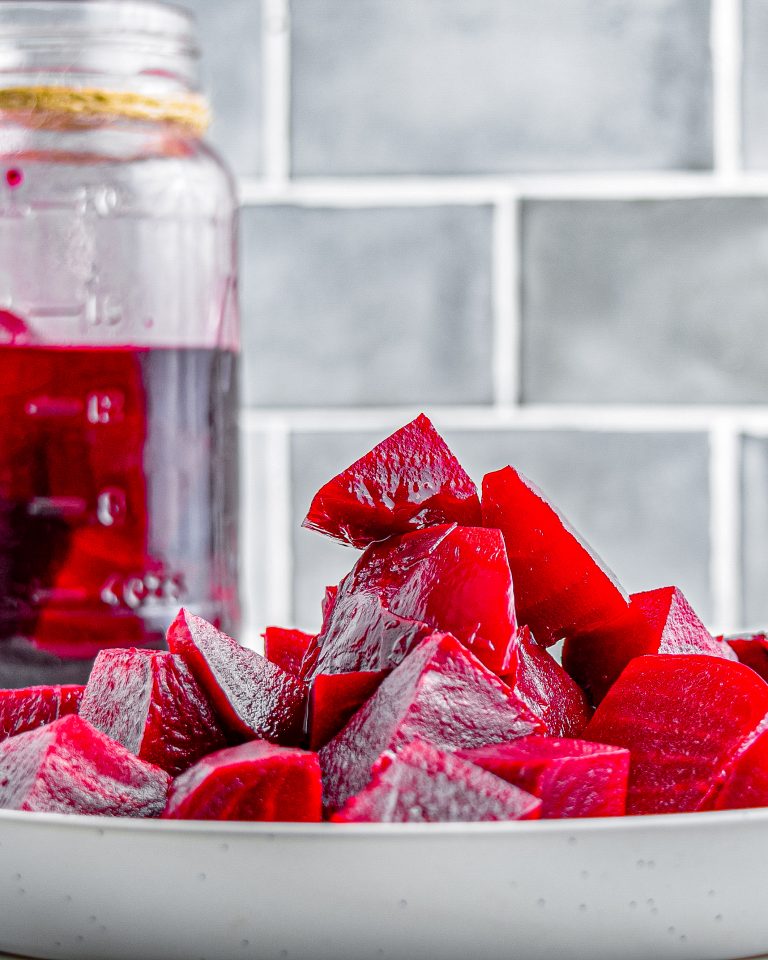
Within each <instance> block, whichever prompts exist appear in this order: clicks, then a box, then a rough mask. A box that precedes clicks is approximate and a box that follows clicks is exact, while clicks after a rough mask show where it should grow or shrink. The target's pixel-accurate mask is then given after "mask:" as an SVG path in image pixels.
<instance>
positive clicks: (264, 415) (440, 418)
mask: <svg viewBox="0 0 768 960" xmlns="http://www.w3.org/2000/svg"><path fill="white" fill-rule="evenodd" d="M420 412H421V408H420V407H415V406H406V407H375V408H356V409H347V408H327V407H322V408H321V407H319V408H316V409H306V408H301V409H295V410H290V409H285V408H280V409H274V410H257V409H245V410H241V413H240V416H241V422H242V423H243V425H244V427H245V428H251V429H261V430H263V429H267V428H268V427H269V425H270V424H271V423H272V422H273V421H274V419H275V417H277V418H279V419H280V421H281V422H283V423H284V424H285V425H286V427H287V428H288V429H290V430H291V431H296V432H307V433H326V432H330V433H333V432H339V433H342V432H354V431H368V430H377V431H382V430H384V431H386V430H390V429H394V428H395V427H397V426H399V425H401V424H404V423H406V422H407V421H408V420H411V419H413V418H414V417H415V416H416V415H417V414H418V413H420ZM426 412H427V413H428V414H429V416H430V417H431V419H432V420H433V421H434V423H435V425H436V427H437V428H438V429H445V430H462V429H467V430H506V429H519V430H551V429H562V430H595V431H621V432H649V433H659V432H661V433H669V432H675V433H680V432H683V433H684V432H707V431H710V430H713V429H714V428H715V427H716V426H717V425H718V424H720V423H723V422H728V423H729V424H731V426H732V429H733V430H735V431H741V432H745V433H751V434H754V435H756V436H768V406H750V407H716V406H630V405H626V406H621V405H606V406H601V405H590V406H572V405H562V406H560V405H551V406H550V405H530V406H520V407H508V408H503V407H491V406H488V407H439V406H427V407H426Z"/></svg>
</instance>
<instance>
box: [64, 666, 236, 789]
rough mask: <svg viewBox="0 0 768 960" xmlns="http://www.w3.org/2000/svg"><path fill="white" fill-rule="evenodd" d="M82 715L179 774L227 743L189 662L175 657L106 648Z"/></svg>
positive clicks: (150, 760) (87, 690) (95, 669)
mask: <svg viewBox="0 0 768 960" xmlns="http://www.w3.org/2000/svg"><path fill="white" fill-rule="evenodd" d="M80 716H81V717H82V718H83V719H84V720H87V721H88V722H89V723H90V724H92V725H93V726H94V727H96V729H97V730H101V732H102V733H105V734H106V735H107V736H108V737H111V738H112V739H113V740H116V741H117V742H118V743H121V744H122V745H123V746H124V747H125V748H126V749H128V750H130V751H131V753H135V754H136V756H137V757H140V758H141V759H142V760H146V761H147V762H148V763H154V764H156V765H157V766H158V767H162V768H163V770H167V771H168V773H171V774H174V775H175V774H177V773H181V771H182V770H186V769H187V767H189V766H191V765H192V764H193V763H194V762H195V761H196V760H199V759H200V757H203V756H205V754H206V753H210V752H211V751H212V750H218V749H220V748H221V747H223V746H224V745H225V744H226V738H225V736H224V731H223V730H222V728H221V725H220V724H219V721H218V718H217V717H216V714H215V712H214V709H213V706H212V705H211V702H210V700H209V699H208V697H207V696H206V694H205V692H204V691H203V689H202V688H201V687H200V684H199V683H198V682H197V681H196V680H195V678H194V677H193V676H192V673H191V672H190V670H189V667H188V666H187V665H186V663H184V661H183V660H182V659H181V657H175V656H174V655H173V654H172V653H163V652H159V651H152V650H102V651H101V653H100V654H99V655H98V656H97V657H96V660H95V662H94V664H93V669H92V670H91V675H90V677H89V678H88V683H87V685H86V687H85V693H84V695H83V701H82V704H81V705H80Z"/></svg>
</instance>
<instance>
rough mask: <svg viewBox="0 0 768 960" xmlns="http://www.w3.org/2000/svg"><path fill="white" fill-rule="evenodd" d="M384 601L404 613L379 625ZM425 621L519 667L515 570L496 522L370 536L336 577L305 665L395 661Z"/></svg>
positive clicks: (497, 666)
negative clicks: (486, 526) (488, 526)
mask: <svg viewBox="0 0 768 960" xmlns="http://www.w3.org/2000/svg"><path fill="white" fill-rule="evenodd" d="M353 597H354V598H355V599H352V598H353ZM364 598H365V599H364ZM382 609H383V611H384V612H385V614H395V615H396V617H399V618H401V621H399V623H398V622H392V620H393V618H389V619H386V618H385V621H384V623H383V625H382V622H381V612H382ZM377 618H378V619H377ZM402 620H405V621H417V624H416V625H415V626H413V624H405V625H404V626H403V624H402ZM421 624H427V625H428V626H429V627H431V628H433V629H434V630H442V631H446V632H450V633H452V634H453V635H454V636H455V637H456V638H457V639H458V640H460V641H461V642H462V643H463V644H465V646H467V647H469V648H470V649H471V650H472V652H473V653H474V654H475V655H476V656H477V657H479V658H480V660H482V661H483V663H485V665H486V666H487V667H489V668H490V669H491V670H493V671H494V672H496V673H502V672H505V671H509V670H512V669H513V668H514V664H515V655H516V633H517V623H516V620H515V604H514V595H513V591H512V577H511V575H510V571H509V564H508V563H507V557H506V551H505V549H504V542H503V540H502V538H501V534H500V533H499V532H498V530H483V529H482V528H480V527H457V526H454V525H447V526H441V527H430V528H429V529H427V530H419V531H417V532H416V533H407V534H405V535H404V536H401V537H395V538H393V539H391V540H388V541H386V542H385V543H376V544H373V546H371V547H369V548H368V549H367V550H366V551H365V553H364V554H363V555H362V556H361V557H360V559H359V560H358V561H357V563H356V564H355V566H354V567H353V568H352V570H351V572H350V573H349V574H347V576H346V577H345V578H344V580H342V582H341V584H340V585H339V592H338V595H337V597H336V602H335V604H334V607H333V611H332V613H331V616H330V618H329V622H328V623H327V624H326V626H325V628H324V630H323V633H322V635H321V636H319V637H318V640H317V644H318V650H317V651H316V655H315V657H314V658H311V659H314V662H313V663H310V662H309V660H308V662H306V663H305V669H306V668H307V667H309V668H310V675H312V674H314V673H319V672H322V673H341V672H345V673H346V672H349V671H353V670H383V669H387V668H388V667H393V666H396V665H397V663H399V662H400V660H401V659H402V657H403V656H405V654H406V653H408V650H409V649H410V648H411V647H412V645H413V644H414V643H415V642H418V640H419V639H420V637H419V628H420V625H421ZM382 634H383V636H384V639H383V640H382ZM393 637H394V640H393ZM326 648H329V649H326ZM304 675H305V677H306V676H307V673H305V674H304Z"/></svg>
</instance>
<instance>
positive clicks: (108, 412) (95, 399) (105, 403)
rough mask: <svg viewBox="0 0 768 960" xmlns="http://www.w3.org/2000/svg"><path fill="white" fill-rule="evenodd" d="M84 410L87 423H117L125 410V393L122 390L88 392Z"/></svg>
mask: <svg viewBox="0 0 768 960" xmlns="http://www.w3.org/2000/svg"><path fill="white" fill-rule="evenodd" d="M86 410H87V416H88V422H89V423H119V422H120V421H121V420H122V419H123V414H124V411H125V394H124V393H123V392H122V390H99V391H97V392H94V393H89V394H88V400H87V401H86Z"/></svg>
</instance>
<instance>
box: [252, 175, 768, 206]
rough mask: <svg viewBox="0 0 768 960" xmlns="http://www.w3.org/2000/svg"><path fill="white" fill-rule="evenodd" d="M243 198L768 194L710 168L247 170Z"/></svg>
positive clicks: (766, 186)
mask: <svg viewBox="0 0 768 960" xmlns="http://www.w3.org/2000/svg"><path fill="white" fill-rule="evenodd" d="M239 190H240V199H241V202H242V203H243V204H245V205H253V206H255V205H258V204H269V203H286V204H294V205H296V206H306V207H324V206H331V207H376V206H419V205H434V204H452V205H459V204H476V203H498V202H502V201H505V200H515V199H518V198H523V199H527V198H531V199H544V200H550V199H551V200H562V199H565V200H656V199H660V200H665V199H670V200H674V199H686V198H696V197H753V196H768V174H765V173H751V172H734V171H732V170H731V171H726V170H718V171H715V172H709V173H670V174H664V173H642V172H638V173H635V174H616V175H614V174H604V175H599V176H597V175H594V174H589V175H587V174H585V175H580V174H563V175H552V176H531V177H466V178H461V177H455V178H444V177H423V178H418V177H417V178H401V179H400V178H397V177H391V178H390V177H381V178H374V179H363V178H361V179H343V178H339V179H338V180H334V179H327V180H310V179H294V180H290V181H282V182H265V181H263V180H257V179H252V178H248V177H244V178H242V179H241V181H240V184H239Z"/></svg>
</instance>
